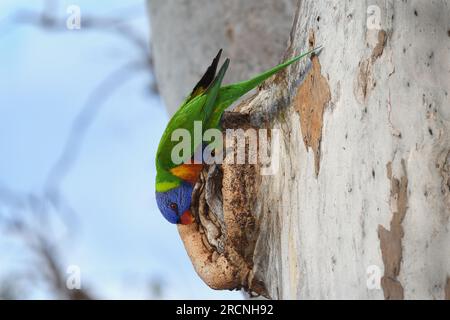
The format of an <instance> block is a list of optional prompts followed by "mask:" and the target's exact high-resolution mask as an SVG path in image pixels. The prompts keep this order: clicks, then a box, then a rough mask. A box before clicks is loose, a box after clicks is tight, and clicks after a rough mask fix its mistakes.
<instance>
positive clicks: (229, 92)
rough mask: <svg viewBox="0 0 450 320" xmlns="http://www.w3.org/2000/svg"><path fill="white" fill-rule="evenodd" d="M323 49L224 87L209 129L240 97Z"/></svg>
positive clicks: (313, 50)
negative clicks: (291, 65)
mask: <svg viewBox="0 0 450 320" xmlns="http://www.w3.org/2000/svg"><path fill="white" fill-rule="evenodd" d="M321 48H322V47H321V46H320V47H317V48H315V49H312V50H311V51H308V52H306V53H303V54H301V55H299V56H297V57H294V58H292V59H290V60H288V61H286V62H283V63H282V64H279V65H278V66H276V67H274V68H272V69H269V70H267V71H265V72H263V73H261V74H259V75H257V76H256V77H254V78H252V79H250V80H247V81H242V82H238V83H234V84H231V85H228V86H224V87H222V88H221V89H220V93H219V97H218V99H217V101H216V106H215V110H214V114H213V115H212V117H211V119H210V121H209V125H208V127H210V128H215V127H217V126H218V124H219V122H220V118H221V116H222V113H223V111H224V110H225V109H226V108H228V107H229V106H230V105H231V104H232V103H233V102H235V101H236V100H238V99H239V98H240V97H242V96H243V95H244V94H246V93H248V92H249V91H251V90H252V89H254V88H256V87H257V86H258V85H260V84H261V83H262V82H264V81H265V80H267V79H268V78H270V77H271V76H273V75H274V74H276V73H277V72H279V71H280V70H282V69H284V68H286V67H287V66H289V65H290V64H292V63H294V62H296V61H299V60H300V59H302V58H304V57H306V56H308V55H310V54H311V53H313V52H316V51H318V50H320V49H321Z"/></svg>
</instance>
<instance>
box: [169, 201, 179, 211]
mask: <svg viewBox="0 0 450 320" xmlns="http://www.w3.org/2000/svg"><path fill="white" fill-rule="evenodd" d="M177 208H178V206H177V204H176V203H175V202H172V203H171V204H170V209H172V210H177Z"/></svg>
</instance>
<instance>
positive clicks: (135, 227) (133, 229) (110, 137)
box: [0, 0, 242, 299]
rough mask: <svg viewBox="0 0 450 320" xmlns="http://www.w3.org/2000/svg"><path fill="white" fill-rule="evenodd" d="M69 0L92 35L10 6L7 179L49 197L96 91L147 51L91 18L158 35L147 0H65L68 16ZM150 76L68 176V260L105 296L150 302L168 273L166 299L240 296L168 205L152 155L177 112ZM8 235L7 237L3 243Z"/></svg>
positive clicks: (4, 122)
mask: <svg viewBox="0 0 450 320" xmlns="http://www.w3.org/2000/svg"><path fill="white" fill-rule="evenodd" d="M106 3H107V4H106ZM69 4H76V5H79V6H80V8H81V14H82V19H81V23H82V25H81V30H75V31H70V30H61V31H58V32H49V31H45V30H42V29H40V28H37V27H34V26H29V25H17V24H14V23H11V22H10V20H9V18H8V17H10V15H11V14H12V13H13V12H16V11H17V10H18V9H19V8H28V9H32V8H35V9H40V8H41V6H42V2H41V1H38V0H35V1H29V0H21V1H17V0H1V2H0V155H1V157H0V186H3V187H5V186H6V187H7V188H9V189H11V190H14V191H15V192H18V193H36V194H40V193H41V192H42V188H43V186H44V183H45V181H46V177H47V175H48V173H49V170H50V168H51V167H52V165H53V164H54V162H55V160H56V159H57V158H58V155H59V154H60V153H61V151H62V148H63V146H64V143H65V141H66V139H67V137H68V134H69V129H70V126H71V124H72V122H73V120H74V117H75V116H76V115H77V114H78V112H79V111H80V109H81V108H82V107H83V105H84V103H85V101H86V99H87V97H88V96H89V94H90V93H91V91H92V90H93V89H94V88H95V87H96V86H97V85H98V84H99V83H100V82H101V81H102V80H104V78H105V77H106V76H107V75H108V74H110V73H111V72H112V71H114V70H115V69H116V68H117V67H118V66H120V65H122V64H124V63H126V62H127V61H130V60H131V59H134V58H138V57H139V55H140V54H141V53H140V52H139V51H138V50H137V49H136V48H135V47H133V46H132V45H130V44H129V43H128V42H126V41H124V40H123V39H122V38H120V37H118V36H117V35H114V34H111V33H105V32H96V31H87V30H83V15H84V14H92V15H97V16H116V15H117V14H119V13H123V12H125V13H127V16H129V19H130V23H132V25H133V26H134V27H135V28H136V30H138V32H139V33H141V34H142V35H143V36H144V38H146V39H150V36H149V35H148V31H149V30H148V21H147V16H146V8H145V4H144V1H137V0H136V1H135V0H133V1H131V0H130V1H123V0H122V1H119V0H114V1H112V0H110V1H108V2H106V1H101V2H100V1H99V2H94V1H88V0H86V1H60V5H59V6H58V7H57V8H56V11H57V12H56V13H57V16H59V17H64V16H66V15H67V14H66V7H67V6H68V5H69ZM151 81H152V77H151V75H150V74H149V72H148V71H146V70H141V71H138V72H136V73H135V74H134V75H133V77H132V79H131V80H130V81H128V82H127V83H126V84H125V85H124V86H122V87H120V88H119V89H117V90H115V92H114V93H113V94H112V95H111V96H110V97H109V99H108V100H107V101H106V102H105V103H104V105H103V107H102V109H101V110H100V113H99V114H98V116H97V117H96V119H95V121H94V122H93V124H92V126H91V127H90V128H89V130H88V131H87V134H86V138H85V141H84V143H83V145H82V149H81V151H80V154H79V158H78V159H77V161H76V162H75V165H74V167H73V168H72V170H71V171H70V172H69V174H68V175H67V176H66V177H65V178H64V180H63V181H62V184H61V189H62V192H63V194H64V195H65V197H66V198H67V200H68V201H69V203H70V205H71V206H72V208H73V209H74V211H75V214H76V216H75V219H74V220H73V221H75V222H74V225H73V226H72V225H70V223H69V225H68V226H67V227H68V228H69V229H70V230H71V232H70V233H67V232H65V231H64V230H65V227H60V228H61V230H59V231H61V234H63V236H61V237H60V238H58V239H60V240H59V243H58V245H59V246H60V247H61V248H63V262H64V263H65V264H67V265H71V264H75V265H78V266H80V268H81V271H82V284H83V283H84V284H86V285H89V287H92V289H94V292H95V293H96V294H97V296H98V297H100V298H145V297H148V293H147V281H148V280H149V279H161V280H162V282H163V284H164V297H165V298H176V299H187V298H190V299H200V298H206V299H208V298H218V299H220V298H238V299H239V298H241V297H242V296H241V294H240V293H239V292H228V291H214V290H211V289H209V288H208V287H207V286H206V285H204V284H203V282H202V281H201V280H200V279H199V278H198V276H197V275H196V274H195V271H194V270H193V268H192V265H191V263H190V260H189V258H188V256H187V255H186V253H185V251H184V248H183V246H182V243H181V240H180V239H179V236H178V233H177V231H176V228H175V227H174V226H172V225H170V224H168V223H166V222H165V220H163V218H162V217H161V216H160V214H159V212H158V210H157V207H156V204H155V200H154V176H155V170H154V161H153V158H154V154H155V151H156V147H157V144H158V141H159V137H160V135H161V133H162V131H163V130H164V127H165V124H166V122H167V121H168V117H167V114H166V111H165V109H164V106H163V104H162V101H161V100H160V99H159V97H158V96H155V95H152V94H151V93H149V92H150V91H149V87H150V85H151ZM70 221H72V220H70ZM59 231H58V230H57V232H56V233H58V232H59ZM8 241H10V240H9V239H7V237H4V236H3V237H2V238H0V249H1V248H5V247H6V246H7V244H6V243H8ZM8 248H9V251H8V252H7V251H5V250H1V251H0V276H1V275H2V273H3V274H4V273H6V272H9V271H10V270H9V269H10V268H15V267H16V266H18V265H20V261H21V258H20V256H21V255H22V254H23V252H21V251H20V250H22V249H21V248H20V246H9V245H8ZM36 297H38V298H46V297H48V296H47V295H46V293H45V292H42V293H37V296H36Z"/></svg>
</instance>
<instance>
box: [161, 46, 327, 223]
mask: <svg viewBox="0 0 450 320" xmlns="http://www.w3.org/2000/svg"><path fill="white" fill-rule="evenodd" d="M319 49H321V47H317V48H314V49H312V50H310V51H308V52H306V53H303V54H301V55H298V56H296V57H294V58H292V59H290V60H287V61H285V62H284V63H281V64H279V65H277V66H276V67H274V68H272V69H269V70H267V71H265V72H263V73H261V74H259V75H257V76H255V77H253V78H251V79H250V80H247V81H242V82H238V83H234V84H229V85H224V86H222V81H223V78H224V76H225V73H226V71H227V69H228V66H229V64H230V59H228V58H227V59H226V60H225V62H224V63H223V64H222V66H221V68H220V69H219V72H217V73H216V71H217V66H218V64H219V60H220V57H221V54H222V49H220V50H219V52H218V53H217V55H216V57H215V58H214V59H213V61H212V63H211V65H210V66H209V67H208V68H207V70H206V72H205V73H204V75H203V76H202V78H201V79H200V80H199V81H198V83H197V84H196V85H195V87H194V89H193V90H192V91H191V93H190V94H189V95H188V96H187V98H186V99H185V100H184V101H183V102H182V104H181V106H180V107H179V109H178V111H177V112H176V113H175V114H174V115H173V116H172V118H171V119H170V120H169V122H168V124H167V126H166V129H165V130H164V133H163V134H162V137H161V140H160V142H159V145H158V149H157V152H156V159H155V164H156V185H155V191H156V202H157V205H158V208H159V210H160V211H161V213H162V215H163V217H164V218H165V219H166V220H167V221H168V222H170V223H172V224H182V225H189V224H191V223H193V222H194V221H195V219H194V217H193V215H192V213H191V210H190V207H191V200H192V191H193V188H194V185H195V183H196V182H197V180H198V178H199V175H200V172H201V171H202V169H203V163H195V161H194V162H193V161H190V160H192V158H193V157H194V154H195V152H194V151H195V150H198V148H204V145H203V144H202V143H201V142H200V144H198V142H195V141H192V145H191V146H192V148H191V149H192V150H193V151H192V152H190V153H188V154H186V155H184V157H185V160H188V161H183V162H182V164H177V163H175V162H174V161H173V160H172V158H171V154H172V150H173V148H174V147H175V145H176V144H178V143H179V142H178V141H173V140H172V133H173V132H174V130H176V129H181V128H182V129H186V130H187V131H188V132H189V133H190V134H191V135H193V132H194V122H195V121H201V124H202V131H203V132H204V131H206V130H207V129H210V128H216V129H220V120H221V117H222V115H223V113H224V112H225V109H227V108H228V107H229V106H230V105H232V104H233V102H235V101H236V100H238V99H239V98H240V97H242V96H243V95H245V94H246V93H248V92H249V91H250V90H252V89H254V88H255V87H257V86H258V85H260V84H261V83H262V82H263V81H265V80H266V79H268V78H269V77H271V76H272V75H274V74H276V73H277V72H279V71H281V70H282V69H284V68H286V67H287V66H289V65H290V64H292V63H294V62H296V61H299V60H300V59H302V58H303V57H306V56H308V55H309V54H312V53H314V52H317V51H318V50H319ZM191 140H195V139H191Z"/></svg>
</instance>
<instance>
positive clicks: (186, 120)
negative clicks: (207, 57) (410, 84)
mask: <svg viewBox="0 0 450 320" xmlns="http://www.w3.org/2000/svg"><path fill="white" fill-rule="evenodd" d="M228 64H229V60H228V59H227V60H226V61H225V63H224V64H223V65H222V67H221V68H220V70H219V72H218V74H217V76H216V77H215V78H214V80H213V81H212V83H211V84H210V85H209V87H208V89H207V90H206V91H205V93H203V94H200V95H197V96H195V97H193V98H192V99H190V100H188V101H187V103H184V104H183V105H182V106H181V107H180V109H179V110H178V111H177V112H176V113H175V114H174V115H173V117H172V119H170V121H169V123H168V125H167V127H166V130H165V131H164V133H163V136H162V137H161V140H160V143H159V146H158V151H157V153H156V161H157V163H158V164H157V166H159V167H160V168H165V169H171V168H174V167H175V166H177V165H178V164H176V163H173V161H172V157H171V153H172V150H173V149H174V147H175V146H176V145H177V144H179V143H180V141H172V134H173V132H174V131H175V130H177V129H185V130H186V131H184V132H185V133H187V132H188V133H189V137H190V140H191V148H190V150H189V153H187V154H183V157H182V160H183V162H185V161H187V160H189V159H191V158H192V156H193V154H194V151H195V150H197V148H198V147H199V146H200V145H201V143H202V141H201V139H202V136H200V137H198V138H199V139H194V138H196V137H195V135H194V123H195V121H201V122H202V124H204V123H205V122H206V121H207V119H209V118H210V117H211V115H212V114H213V112H214V110H215V105H216V100H217V97H218V94H219V91H220V85H221V83H222V80H223V78H224V76H225V72H226V70H227V68H228ZM204 130H205V127H204V126H203V130H202V131H204ZM202 134H203V132H201V133H200V135H202Z"/></svg>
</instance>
